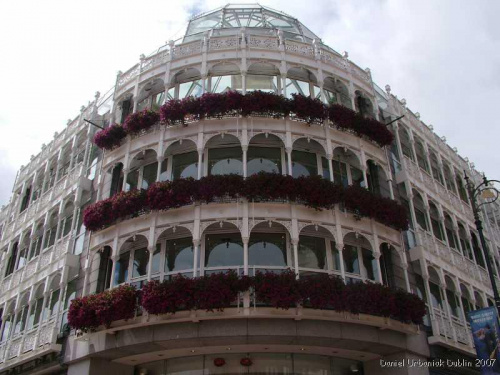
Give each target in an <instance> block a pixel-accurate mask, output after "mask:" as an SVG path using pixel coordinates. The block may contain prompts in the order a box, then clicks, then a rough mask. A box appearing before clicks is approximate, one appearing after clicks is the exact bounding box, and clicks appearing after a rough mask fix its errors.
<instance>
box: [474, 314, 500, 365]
mask: <svg viewBox="0 0 500 375" xmlns="http://www.w3.org/2000/svg"><path fill="white" fill-rule="evenodd" d="M469 322H470V328H471V330H472V337H473V338H474V346H475V347H476V353H477V360H476V367H479V368H480V369H481V374H483V375H484V374H487V375H496V374H498V375H500V362H499V358H500V355H499V352H500V327H499V325H498V314H497V309H496V308H495V307H487V308H485V309H481V310H474V311H470V312H469Z"/></svg>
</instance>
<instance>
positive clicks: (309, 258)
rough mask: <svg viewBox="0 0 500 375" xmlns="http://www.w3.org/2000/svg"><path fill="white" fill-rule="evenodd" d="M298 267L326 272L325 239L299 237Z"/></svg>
mask: <svg viewBox="0 0 500 375" xmlns="http://www.w3.org/2000/svg"><path fill="white" fill-rule="evenodd" d="M298 251H299V267H303V268H317V269H322V270H326V269H327V261H326V247H325V239H324V238H320V237H310V236H299V249H298Z"/></svg>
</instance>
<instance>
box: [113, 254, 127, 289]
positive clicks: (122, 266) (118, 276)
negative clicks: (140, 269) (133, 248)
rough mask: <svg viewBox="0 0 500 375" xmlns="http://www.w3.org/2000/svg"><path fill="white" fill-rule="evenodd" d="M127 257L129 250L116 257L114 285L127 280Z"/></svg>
mask: <svg viewBox="0 0 500 375" xmlns="http://www.w3.org/2000/svg"><path fill="white" fill-rule="evenodd" d="M129 258H130V251H127V252H125V253H123V254H120V258H119V259H118V261H117V262H116V265H115V280H114V285H118V284H121V283H124V282H125V281H127V277H128V261H129Z"/></svg>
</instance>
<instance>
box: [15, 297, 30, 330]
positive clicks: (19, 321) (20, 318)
mask: <svg viewBox="0 0 500 375" xmlns="http://www.w3.org/2000/svg"><path fill="white" fill-rule="evenodd" d="M28 302H29V292H26V293H25V295H24V296H23V297H21V300H20V303H19V305H20V306H21V310H20V311H19V312H18V313H17V314H16V321H15V323H14V330H13V333H12V336H13V337H15V336H17V335H19V334H20V333H21V332H23V331H24V329H25V328H26V320H27V318H28V308H29V306H28Z"/></svg>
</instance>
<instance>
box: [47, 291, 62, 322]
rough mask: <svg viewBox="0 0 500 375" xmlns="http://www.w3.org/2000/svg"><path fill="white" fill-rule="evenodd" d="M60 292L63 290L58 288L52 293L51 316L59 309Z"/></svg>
mask: <svg viewBox="0 0 500 375" xmlns="http://www.w3.org/2000/svg"><path fill="white" fill-rule="evenodd" d="M60 293H61V291H60V290H59V289H57V290H54V291H53V292H52V294H51V297H50V306H49V313H50V315H49V316H52V315H54V314H55V313H56V312H57V310H59V294H60Z"/></svg>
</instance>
